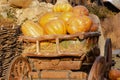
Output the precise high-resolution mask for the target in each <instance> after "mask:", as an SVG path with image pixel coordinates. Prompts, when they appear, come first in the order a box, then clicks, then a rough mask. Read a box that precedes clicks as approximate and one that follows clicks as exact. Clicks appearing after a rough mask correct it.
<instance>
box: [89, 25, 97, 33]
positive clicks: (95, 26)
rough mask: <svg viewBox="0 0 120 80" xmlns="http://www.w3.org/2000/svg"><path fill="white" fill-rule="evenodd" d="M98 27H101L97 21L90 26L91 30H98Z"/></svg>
mask: <svg viewBox="0 0 120 80" xmlns="http://www.w3.org/2000/svg"><path fill="white" fill-rule="evenodd" d="M98 27H99V25H98V24H97V23H93V24H92V26H91V28H90V32H95V31H98Z"/></svg>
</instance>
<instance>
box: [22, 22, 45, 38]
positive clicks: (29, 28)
mask: <svg viewBox="0 0 120 80" xmlns="http://www.w3.org/2000/svg"><path fill="white" fill-rule="evenodd" d="M21 31H22V33H23V34H24V35H25V36H32V37H37V36H40V35H43V33H44V31H43V28H42V27H41V26H39V25H38V24H37V23H35V22H33V21H29V20H28V21H25V22H24V23H23V24H22V25H21Z"/></svg>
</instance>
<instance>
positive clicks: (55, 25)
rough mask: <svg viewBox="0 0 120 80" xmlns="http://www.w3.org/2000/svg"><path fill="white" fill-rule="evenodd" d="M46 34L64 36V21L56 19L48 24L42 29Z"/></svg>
mask: <svg viewBox="0 0 120 80" xmlns="http://www.w3.org/2000/svg"><path fill="white" fill-rule="evenodd" d="M44 30H45V33H46V34H48V35H49V34H66V25H65V23H64V21H62V20H60V19H57V20H52V21H50V22H48V23H47V24H46V25H45V27H44Z"/></svg>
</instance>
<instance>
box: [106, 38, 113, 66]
mask: <svg viewBox="0 0 120 80" xmlns="http://www.w3.org/2000/svg"><path fill="white" fill-rule="evenodd" d="M105 58H106V62H107V63H108V64H109V65H110V67H111V65H112V43H111V39H110V38H108V39H106V42H105Z"/></svg>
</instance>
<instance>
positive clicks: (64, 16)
mask: <svg viewBox="0 0 120 80" xmlns="http://www.w3.org/2000/svg"><path fill="white" fill-rule="evenodd" d="M73 15H74V14H73V12H63V13H62V14H61V15H60V17H59V18H60V19H62V20H63V21H65V22H67V21H68V20H69V19H70V17H72V16H73Z"/></svg>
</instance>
